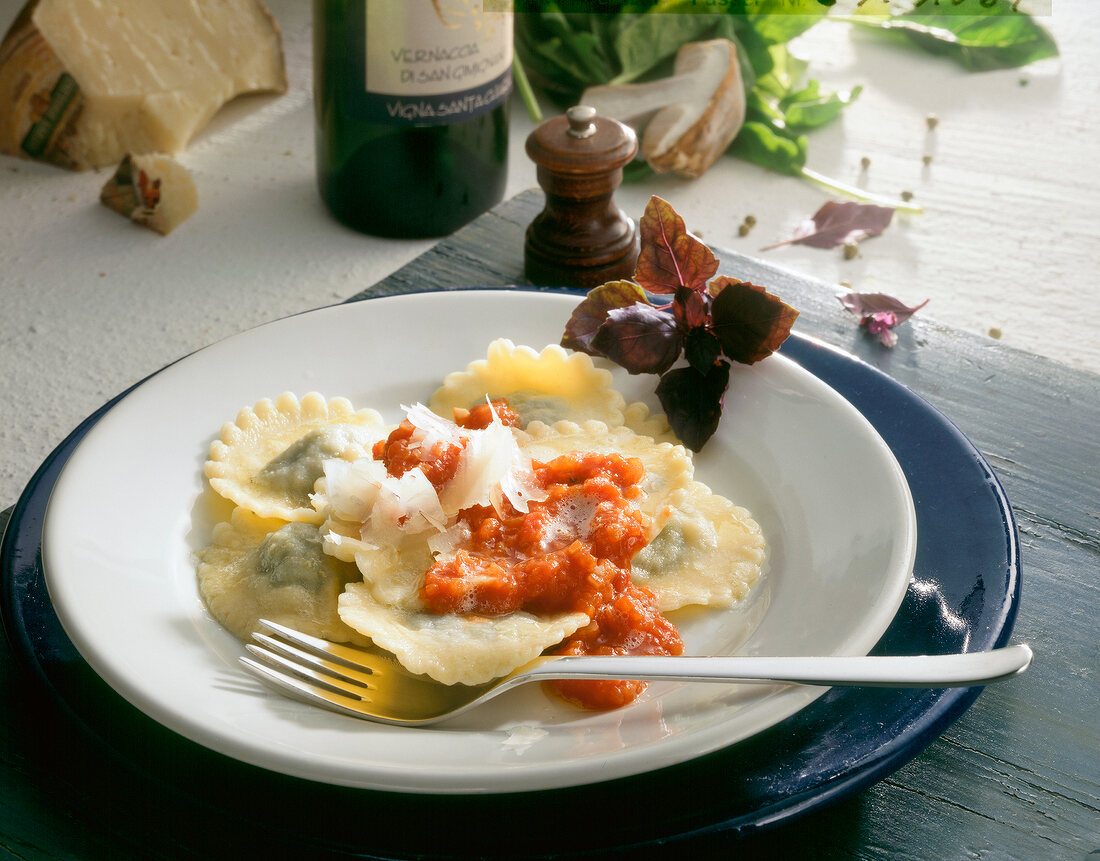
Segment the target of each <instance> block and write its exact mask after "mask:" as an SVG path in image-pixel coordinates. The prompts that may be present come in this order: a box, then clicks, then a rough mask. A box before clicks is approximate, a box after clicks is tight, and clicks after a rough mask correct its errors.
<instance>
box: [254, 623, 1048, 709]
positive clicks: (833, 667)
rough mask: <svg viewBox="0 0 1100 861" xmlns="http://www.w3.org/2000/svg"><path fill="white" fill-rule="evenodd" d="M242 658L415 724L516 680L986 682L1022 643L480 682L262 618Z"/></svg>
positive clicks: (557, 661) (527, 674)
mask: <svg viewBox="0 0 1100 861" xmlns="http://www.w3.org/2000/svg"><path fill="white" fill-rule="evenodd" d="M260 625H261V626H262V627H263V628H264V629H265V630H266V631H267V633H256V634H254V635H253V639H254V640H255V642H253V643H249V644H248V645H247V648H248V651H249V652H251V653H252V654H253V655H255V656H256V658H258V659H259V660H255V659H253V658H250V657H247V656H243V657H241V662H242V663H243V664H244V665H245V666H246V667H247V668H248V669H249V670H250V671H251V672H252V673H254V674H255V675H257V676H258V677H259V678H260V679H262V680H263V681H265V682H268V683H270V684H272V685H275V686H276V687H278V688H279V689H280V690H281V691H283V692H285V693H289V694H292V695H293V696H295V697H297V698H300V699H304V700H305V701H306V702H309V703H312V704H314V705H320V706H324V707H325V708H329V709H333V710H335V711H338V712H342V713H344V714H348V715H351V716H353V717H357V718H362V719H364V720H370V721H376V722H379V723H387V724H397V725H400V726H424V725H427V724H431V723H437V722H439V721H442V720H446V719H448V718H452V717H455V716H456V715H459V714H462V713H464V712H466V711H469V710H470V709H472V708H475V707H476V706H479V705H481V704H482V703H484V702H486V701H487V700H490V699H492V698H493V697H495V696H497V695H498V694H501V693H504V691H506V690H509V689H511V688H514V687H516V686H518V685H522V684H526V683H528V682H534V681H546V680H548V679H641V680H645V681H656V680H672V681H684V682H724V683H731V682H733V683H738V684H741V683H759V684H797V685H826V686H832V685H847V686H861V687H862V686H870V687H902V688H955V687H974V686H980V685H986V684H989V683H990V682H996V681H1000V680H1002V679H1007V678H1011V677H1012V676H1015V675H1018V674H1019V673H1022V672H1023V671H1024V670H1026V669H1027V668H1028V666H1029V665H1030V664H1031V659H1032V652H1031V648H1030V647H1029V646H1027V645H1026V644H1020V645H1016V646H1008V647H1005V648H1002V649H994V650H992V651H989V652H968V653H964V654H956V655H917V656H912V657H878V656H864V657H792V658H782V657H780V658H772V657H755V656H737V657H675V658H673V657H650V656H643V655H637V656H635V655H630V656H614V657H603V656H581V657H541V658H536V659H535V660H533V661H531V662H530V663H528V664H526V665H525V666H522V667H520V668H519V669H518V670H516V671H514V672H512V673H510V674H509V675H507V676H504V677H503V678H500V679H495V680H494V681H491V682H488V683H486V684H483V685H443V684H440V683H439V682H436V681H433V680H432V679H430V678H428V677H427V676H419V675H414V674H413V673H410V672H409V671H408V670H406V669H405V668H404V667H402V666H401V665H400V664H399V663H398V662H397V660H396V659H395V658H394V657H393V656H392V655H389V654H388V653H383V652H373V651H365V650H363V649H357V648H354V647H352V646H346V645H342V644H340V643H330V642H328V641H327V640H321V639H318V638H317V637H311V636H309V635H307V634H302V633H301V632H299V631H295V630H293V629H291V628H287V627H286V626H284V625H278V624H276V623H274V622H270V621H268V620H266V619H261V620H260Z"/></svg>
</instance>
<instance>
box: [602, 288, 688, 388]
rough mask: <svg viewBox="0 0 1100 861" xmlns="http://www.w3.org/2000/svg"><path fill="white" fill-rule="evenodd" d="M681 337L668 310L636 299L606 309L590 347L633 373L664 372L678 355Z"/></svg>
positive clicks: (681, 344) (681, 341) (682, 339)
mask: <svg viewBox="0 0 1100 861" xmlns="http://www.w3.org/2000/svg"><path fill="white" fill-rule="evenodd" d="M683 341H684V336H683V333H682V332H681V331H680V329H679V327H678V326H677V325H676V320H675V318H674V317H673V316H672V315H671V314H666V313H665V312H663V311H658V310H657V309H656V308H654V307H653V306H652V305H648V304H643V303H641V302H638V303H636V304H634V305H631V306H630V307H629V308H613V309H612V310H610V311H608V312H607V319H606V320H605V321H604V323H603V325H602V326H600V328H599V330H598V331H597V332H596V335H595V337H594V338H593V339H592V347H593V348H595V349H596V350H599V351H600V354H601V355H604V356H607V358H609V359H610V360H611V361H613V362H615V363H616V364H618V365H621V366H622V367H624V368H626V369H627V370H628V371H629V372H630V373H632V374H663V373H664V372H665V371H667V370H668V369H669V368H671V367H672V366H673V364H674V363H675V362H676V360H677V359H678V358H679V357H680V350H681V348H682V346H683Z"/></svg>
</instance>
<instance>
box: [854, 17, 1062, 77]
mask: <svg viewBox="0 0 1100 861" xmlns="http://www.w3.org/2000/svg"><path fill="white" fill-rule="evenodd" d="M859 23H861V24H863V25H864V26H872V27H878V28H880V29H883V30H893V31H898V32H901V33H904V34H905V35H906V36H908V37H909V39H910V40H911V41H912V42H913V43H915V44H916V45H918V46H920V47H921V48H923V49H924V50H926V51H930V52H931V53H934V54H940V55H942V56H946V57H950V58H951V59H953V60H955V61H956V62H958V63H960V64H961V65H963V66H965V67H966V68H968V69H970V70H972V71H978V72H981V71H989V70H992V69H1011V68H1016V67H1018V66H1026V65H1027V64H1029V63H1034V62H1036V61H1037V60H1043V59H1046V58H1048V57H1056V56H1058V46H1057V45H1056V44H1055V42H1054V38H1053V37H1052V36H1051V35H1050V33H1049V32H1047V30H1046V29H1045V28H1043V26H1042V25H1040V24H1039V23H1038V22H1037V21H1036V20H1035V19H1034V18H1032V17H1031V16H1030V15H1025V14H1023V13H1021V12H1013V11H1012V8H1011V6H1009V5H1007V4H1006V3H1004V2H1001V3H1000V4H999V5H997V6H994V7H991V8H990V9H989V10H988V11H986V12H984V13H983V14H982V15H973V14H971V15H950V14H927V13H923V12H921V11H920V10H914V11H913V12H910V13H908V14H906V15H898V16H895V17H892V18H883V19H875V18H870V19H869V20H867V21H860V22H859Z"/></svg>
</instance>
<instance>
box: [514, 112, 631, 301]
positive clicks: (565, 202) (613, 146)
mask: <svg viewBox="0 0 1100 861" xmlns="http://www.w3.org/2000/svg"><path fill="white" fill-rule="evenodd" d="M637 151H638V138H637V136H636V135H635V134H634V131H633V130H632V129H631V128H630V127H629V126H625V125H623V124H622V123H620V122H618V121H616V120H612V119H608V118H606V117H600V116H597V115H596V111H595V109H594V108H590V107H587V106H585V105H578V106H576V107H572V108H570V109H569V110H568V111H566V112H565V114H564V115H561V116H557V117H553V118H552V119H549V120H547V121H546V122H544V123H542V125H540V126H539V127H538V128H536V129H535V130H534V131H533V132H531V134H530V135H529V136H528V138H527V154H528V155H529V156H530V157H531V159H532V161H534V162H535V164H536V165H537V166H538V181H539V185H541V186H542V188H543V191H545V192H546V207H545V209H543V211H542V212H541V213H539V214H538V215H537V216H535V219H534V220H533V221H532V222H531V224H530V226H529V227H528V228H527V239H526V242H525V243H524V263H525V267H526V275H527V279H528V280H529V281H530V282H531V283H533V284H539V285H543V286H560V287H584V288H592V287H596V286H599V285H600V284H603V283H604V282H606V281H615V280H619V279H629V278H631V277H633V275H634V268H635V265H636V264H637V261H638V231H637V229H636V227H635V224H634V222H633V221H632V220H631V219H630V218H627V216H626V214H625V213H624V212H623V211H622V210H621V209H619V208H618V207H617V206H616V205H615V203H614V201H613V200H612V194H613V193H614V191H615V189H616V188H618V187H619V185H620V184H621V183H622V181H623V165H625V164H627V162H629V161H630V160H631V159H632V158H634V154H635V153H636V152H637Z"/></svg>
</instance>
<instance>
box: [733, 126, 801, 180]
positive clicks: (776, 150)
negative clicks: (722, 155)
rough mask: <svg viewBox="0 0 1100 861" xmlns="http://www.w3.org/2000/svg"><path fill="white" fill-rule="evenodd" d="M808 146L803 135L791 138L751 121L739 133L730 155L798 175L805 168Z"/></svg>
mask: <svg viewBox="0 0 1100 861" xmlns="http://www.w3.org/2000/svg"><path fill="white" fill-rule="evenodd" d="M806 146H807V144H806V138H805V136H804V135H798V136H797V137H793V138H792V137H788V136H786V135H784V134H782V133H781V132H780V130H778V129H776V128H774V127H773V126H770V125H768V124H767V123H763V122H760V121H759V120H749V121H748V122H746V123H745V124H744V125H743V126H742V127H741V131H740V132H738V134H737V137H736V138H735V139H734V141H733V144H731V146H730V152H732V153H733V154H734V155H735V156H737V157H738V158H743V159H745V161H751V162H752V163H753V164H758V165H760V166H761V167H764V168H767V169H768V170H774V171H775V172H776V173H782V174H786V175H787V176H799V175H800V174H801V173H802V168H803V167H805V166H806Z"/></svg>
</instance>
